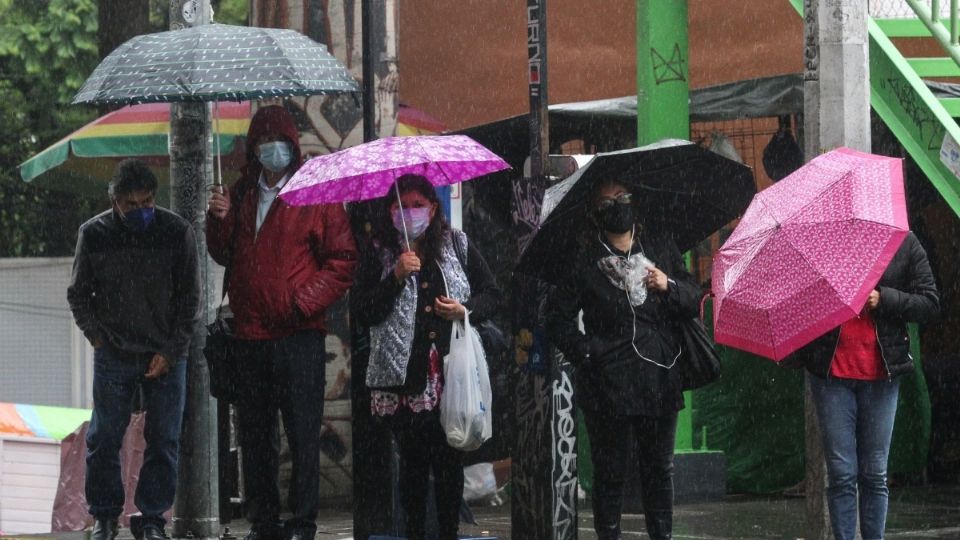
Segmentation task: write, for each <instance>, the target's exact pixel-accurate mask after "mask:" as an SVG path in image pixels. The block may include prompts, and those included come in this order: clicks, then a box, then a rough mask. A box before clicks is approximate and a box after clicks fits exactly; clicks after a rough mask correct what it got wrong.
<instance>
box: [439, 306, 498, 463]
mask: <svg viewBox="0 0 960 540" xmlns="http://www.w3.org/2000/svg"><path fill="white" fill-rule="evenodd" d="M443 377H444V387H443V395H442V397H441V398H440V423H441V425H443V430H444V432H445V433H446V434H447V443H448V444H449V445H450V446H452V447H454V448H457V449H459V450H465V451H470V450H476V449H477V448H479V447H480V445H481V444H483V442H484V441H486V440H487V439H489V438H490V437H491V436H492V435H493V418H492V409H491V407H492V404H493V399H492V393H491V391H490V374H489V373H488V372H487V359H486V357H485V356H484V353H483V344H482V343H481V342H480V336H479V335H478V334H477V332H476V330H474V329H473V327H472V326H470V317H469V316H465V317H464V319H463V322H460V321H454V323H453V331H452V332H451V335H450V353H449V354H447V356H445V357H444V359H443Z"/></svg>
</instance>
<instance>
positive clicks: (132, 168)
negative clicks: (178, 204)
mask: <svg viewBox="0 0 960 540" xmlns="http://www.w3.org/2000/svg"><path fill="white" fill-rule="evenodd" d="M135 191H147V192H150V193H153V194H156V193H157V177H156V176H154V174H153V171H151V170H150V167H148V166H147V164H146V163H144V162H143V161H142V160H139V159H136V158H130V159H125V160H123V161H121V162H120V163H119V164H118V165H117V168H116V169H115V170H114V171H113V178H112V179H111V180H110V187H109V188H107V193H108V194H109V195H110V198H111V199H115V198H116V197H117V196H118V195H126V194H127V193H133V192H135Z"/></svg>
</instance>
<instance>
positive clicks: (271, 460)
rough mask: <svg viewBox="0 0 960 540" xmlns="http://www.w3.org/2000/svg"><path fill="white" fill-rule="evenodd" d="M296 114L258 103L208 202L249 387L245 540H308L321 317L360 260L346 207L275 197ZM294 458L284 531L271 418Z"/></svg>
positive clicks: (283, 178)
mask: <svg viewBox="0 0 960 540" xmlns="http://www.w3.org/2000/svg"><path fill="white" fill-rule="evenodd" d="M298 140H299V133H298V131H297V128H296V125H295V123H294V121H293V117H291V116H290V114H289V113H288V112H287V111H286V109H284V108H283V107H280V106H269V107H263V108H261V109H260V110H258V111H257V113H256V114H255V115H254V117H253V119H252V120H251V122H250V129H249V131H248V133H247V164H246V165H245V166H244V168H243V170H242V171H241V177H240V180H238V181H237V182H236V183H235V184H234V185H233V186H231V187H230V189H229V190H228V191H227V192H225V193H222V194H221V193H219V192H218V191H216V190H215V191H214V193H213V194H212V195H211V196H210V203H209V215H208V219H207V231H206V232H207V246H208V250H209V252H210V255H211V256H212V257H213V259H214V260H215V261H217V262H218V263H220V264H222V265H224V266H225V267H226V268H227V276H228V280H227V292H228V295H229V298H230V308H231V311H232V312H233V316H234V325H233V331H234V334H235V335H236V336H237V337H238V338H239V339H240V340H242V343H243V344H244V347H245V349H246V351H247V354H245V355H244V356H245V358H244V359H243V361H242V362H240V364H241V365H242V366H243V368H242V369H243V370H244V376H245V378H246V380H247V381H248V382H249V388H248V391H247V392H246V396H245V398H243V399H241V400H240V402H239V403H237V411H238V416H239V432H240V445H241V447H242V448H243V463H242V468H243V481H244V492H245V494H246V498H247V501H248V504H247V519H248V520H249V521H250V523H251V529H250V534H249V535H247V539H248V540H261V539H263V540H281V539H284V540H300V539H302V538H313V536H314V534H315V532H316V523H315V519H316V516H317V510H318V507H319V494H320V489H319V481H320V480H319V479H320V461H319V459H320V426H321V420H322V417H323V387H324V383H325V381H324V368H325V356H326V355H325V351H324V336H325V334H326V326H325V322H326V321H325V312H326V310H327V308H329V307H330V306H331V305H332V304H333V303H334V302H336V301H337V300H339V299H340V297H341V296H343V294H344V293H345V292H346V291H347V289H348V288H349V287H350V285H351V283H352V281H353V270H354V266H355V265H356V259H357V252H356V248H355V245H354V241H353V235H352V234H351V232H350V224H349V220H348V218H347V214H346V212H345V211H344V209H343V206H342V205H339V204H337V205H317V206H300V207H297V206H289V205H287V204H286V203H284V202H283V201H282V200H280V199H279V198H278V197H277V195H278V194H279V193H280V190H281V189H282V188H283V186H284V185H285V184H286V182H287V181H288V180H289V179H290V177H291V176H292V175H293V173H295V172H296V170H297V169H298V168H299V167H300V164H301V162H302V158H301V153H300V145H299V143H298ZM278 409H279V411H280V413H281V414H282V415H283V425H284V429H285V430H286V434H287V440H288V441H289V443H290V452H291V457H292V460H293V483H292V485H291V487H290V491H291V493H290V497H289V499H290V501H291V505H292V506H293V507H292V508H290V511H291V513H292V516H291V517H290V518H289V519H287V520H286V521H285V522H284V523H283V524H282V528H281V524H280V494H279V491H278V487H277V477H278V463H279V450H280V449H279V436H278V429H277V428H278V426H277V410H278Z"/></svg>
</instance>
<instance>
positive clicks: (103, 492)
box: [85, 346, 187, 528]
mask: <svg viewBox="0 0 960 540" xmlns="http://www.w3.org/2000/svg"><path fill="white" fill-rule="evenodd" d="M152 357H153V355H152V354H143V353H127V352H123V351H119V350H117V349H114V348H112V347H110V346H104V347H101V348H99V349H97V350H96V351H95V352H94V355H93V361H94V370H93V415H92V417H91V419H90V427H89V429H88V430H87V478H86V486H85V492H86V497H87V504H88V505H89V506H90V514H91V515H93V516H94V517H95V518H97V519H116V518H117V517H118V516H119V515H120V513H121V512H123V503H124V491H123V481H122V478H121V476H120V474H121V473H120V446H121V444H122V443H123V436H124V434H125V433H126V431H127V425H128V424H129V423H130V414H131V412H132V401H133V396H134V393H135V390H136V387H137V386H138V385H140V386H141V387H142V389H143V404H144V411H145V412H146V418H145V423H144V429H143V436H144V439H146V443H147V445H146V449H145V450H144V452H143V466H142V467H141V468H140V480H139V481H138V482H137V491H136V496H135V499H134V502H135V504H136V505H137V508H138V509H139V510H140V513H141V514H142V515H143V518H142V520H141V523H143V524H144V525H146V524H154V525H156V526H158V527H160V528H163V526H164V524H165V523H166V520H164V518H163V513H164V512H166V511H167V510H169V509H170V507H171V506H172V505H173V496H174V493H175V492H176V488H177V461H178V457H179V452H180V426H181V423H182V420H183V407H184V402H185V400H186V380H187V362H186V359H185V358H182V359H180V361H179V362H177V365H176V366H173V367H172V368H171V369H170V372H169V373H167V374H166V375H163V376H161V377H159V378H157V379H152V380H148V379H145V378H144V376H143V375H144V374H145V373H146V372H147V366H148V365H149V364H150V359H151V358H152Z"/></svg>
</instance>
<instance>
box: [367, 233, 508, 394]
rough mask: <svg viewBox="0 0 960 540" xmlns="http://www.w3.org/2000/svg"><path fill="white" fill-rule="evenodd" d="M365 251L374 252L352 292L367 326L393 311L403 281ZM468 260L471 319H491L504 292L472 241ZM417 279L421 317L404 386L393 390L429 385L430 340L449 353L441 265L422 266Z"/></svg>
mask: <svg viewBox="0 0 960 540" xmlns="http://www.w3.org/2000/svg"><path fill="white" fill-rule="evenodd" d="M365 252H366V253H369V256H366V255H365V256H364V258H363V260H362V261H361V263H360V271H359V272H358V274H357V281H356V285H355V286H354V288H353V289H352V290H351V291H350V303H351V312H352V313H354V314H356V317H357V322H358V323H359V324H361V325H363V326H373V325H376V324H379V323H381V322H383V321H384V320H385V319H386V318H387V316H388V315H390V312H391V311H393V306H394V302H395V300H396V298H397V296H398V295H399V294H400V292H401V291H402V290H403V283H400V282H398V281H397V280H396V279H395V278H394V277H393V274H390V275H388V276H387V277H386V278H384V279H381V278H380V276H381V275H383V265H382V264H381V262H380V260H379V259H378V258H377V256H376V250H375V249H369V250H365ZM398 256H399V255H398ZM466 259H467V260H466V263H467V265H466V266H467V267H466V273H467V280H468V281H469V282H470V300H468V301H467V302H465V303H464V307H465V308H467V311H469V312H470V322H471V323H474V322H480V321H483V320H485V319H488V318H490V317H491V316H492V315H493V314H494V312H495V311H496V308H497V304H498V303H499V302H500V291H499V289H498V288H497V284H496V281H495V280H494V277H493V273H492V272H491V271H490V268H489V267H488V266H487V262H486V261H485V260H484V258H483V256H482V255H481V254H480V252H479V251H477V249H476V248H475V247H473V244H471V243H468V244H467V253H466ZM417 284H418V289H417V316H416V320H415V321H414V330H413V346H412V347H411V350H410V360H409V363H408V364H407V376H406V378H405V379H404V381H405V382H404V385H403V386H402V387H399V388H393V389H391V390H394V391H396V392H399V393H403V394H416V393H419V392H422V391H423V389H424V388H425V386H426V382H427V361H428V359H429V356H428V354H429V352H430V347H431V345H436V347H437V352H438V353H439V354H440V357H441V358H443V357H444V356H446V355H447V353H449V352H450V332H451V330H452V328H453V323H451V322H450V321H447V320H444V319H442V318H440V317H438V316H436V315H435V314H434V313H433V303H434V301H435V300H436V298H437V297H438V296H446V294H447V292H446V290H445V288H444V284H443V278H442V277H441V275H440V269H439V268H438V267H437V265H436V264H423V265H421V270H420V272H419V275H418V276H417Z"/></svg>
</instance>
